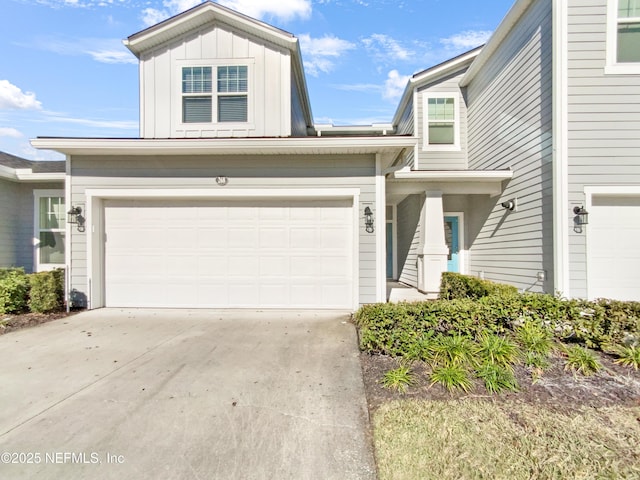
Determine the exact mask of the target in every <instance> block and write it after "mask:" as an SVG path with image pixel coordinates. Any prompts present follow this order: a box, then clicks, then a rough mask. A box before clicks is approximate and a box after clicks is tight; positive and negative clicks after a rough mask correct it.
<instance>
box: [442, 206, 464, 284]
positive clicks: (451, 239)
mask: <svg viewBox="0 0 640 480" xmlns="http://www.w3.org/2000/svg"><path fill="white" fill-rule="evenodd" d="M458 222H459V217H444V236H445V240H446V242H447V247H449V257H448V258H447V271H449V272H460V235H459V232H460V225H459V224H458Z"/></svg>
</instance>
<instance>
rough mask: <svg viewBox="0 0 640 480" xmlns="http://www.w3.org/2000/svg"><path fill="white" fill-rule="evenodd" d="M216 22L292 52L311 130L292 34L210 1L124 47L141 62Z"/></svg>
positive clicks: (143, 32) (308, 104)
mask: <svg viewBox="0 0 640 480" xmlns="http://www.w3.org/2000/svg"><path fill="white" fill-rule="evenodd" d="M212 22H216V23H219V24H223V25H227V26H229V27H231V28H232V29H235V30H239V31H242V32H245V33H248V34H249V35H252V36H254V37H256V38H259V39H261V40H264V41H265V42H268V43H270V44H272V45H276V46H278V47H280V48H283V49H285V50H288V51H289V52H291V59H292V61H291V69H292V74H293V77H294V79H295V81H296V84H297V85H298V88H299V92H300V96H301V103H302V108H303V110H304V113H305V116H306V120H307V126H312V125H313V114H312V113H311V102H310V101H309V92H308V89H307V80H306V78H305V74H304V67H303V64H302V55H301V53H300V43H299V42H298V39H297V38H296V37H295V36H294V35H293V34H292V33H289V32H286V31H284V30H281V29H279V28H277V27H274V26H272V25H269V24H268V23H265V22H262V21H260V20H256V19H255V18H251V17H249V16H247V15H244V14H242V13H240V12H236V11H235V10H231V9H230V8H227V7H224V6H222V5H220V4H218V3H214V2H212V1H211V0H207V1H206V2H204V3H201V4H199V5H196V6H195V7H193V8H190V9H189V10H186V11H184V12H182V13H179V14H177V15H175V16H173V17H171V18H168V19H166V20H164V21H162V22H160V23H157V24H156V25H153V26H151V27H149V28H146V29H144V30H141V31H140V32H138V33H134V34H133V35H131V36H129V37H128V38H127V39H125V40H123V43H124V45H125V46H126V47H127V48H128V49H129V50H131V52H132V53H133V54H134V55H135V56H136V57H137V58H138V59H139V58H140V57H141V56H142V54H143V53H144V52H146V51H149V50H152V49H154V48H157V47H159V46H160V45H163V44H165V43H167V42H170V41H171V40H174V39H176V38H178V37H180V36H182V35H184V34H186V33H188V32H191V31H194V30H197V29H198V28H200V27H202V26H204V25H207V24H210V23H212Z"/></svg>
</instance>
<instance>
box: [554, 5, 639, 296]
mask: <svg viewBox="0 0 640 480" xmlns="http://www.w3.org/2000/svg"><path fill="white" fill-rule="evenodd" d="M606 40H607V0H568V41H569V44H568V93H569V97H568V150H569V159H568V160H569V162H568V163H569V165H568V180H569V192H568V194H569V210H570V211H569V212H567V214H568V215H570V222H569V225H572V220H573V214H572V212H571V210H572V209H573V207H574V206H579V205H584V203H585V195H584V187H585V186H602V185H610V186H613V185H638V184H640V75H638V74H635V75H606V74H605V73H604V69H605V63H606ZM638 48H640V45H639V46H638ZM588 233H589V231H588V228H587V229H586V230H585V232H583V233H578V232H575V231H574V230H573V229H572V228H570V229H569V276H570V288H571V290H570V292H569V293H570V295H571V296H572V297H586V296H587V259H586V243H585V242H586V241H588V238H587V236H588ZM612 233H613V234H615V233H614V232H612ZM621 254H623V252H621Z"/></svg>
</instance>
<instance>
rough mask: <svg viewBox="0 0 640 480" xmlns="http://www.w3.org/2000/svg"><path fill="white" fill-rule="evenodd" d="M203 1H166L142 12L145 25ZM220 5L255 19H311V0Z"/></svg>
mask: <svg viewBox="0 0 640 480" xmlns="http://www.w3.org/2000/svg"><path fill="white" fill-rule="evenodd" d="M202 1H203V0H164V1H163V2H162V7H161V8H153V7H148V8H145V9H144V10H143V11H142V21H143V22H144V24H145V25H147V26H151V25H155V24H156V23H158V22H161V21H162V20H166V19H167V18H169V17H172V16H173V15H177V14H179V13H182V12H184V11H185V10H188V9H190V8H192V7H195V6H196V5H198V4H200V3H202ZM218 3H219V4H220V5H223V6H225V7H227V8H230V9H232V10H235V11H237V12H241V13H244V14H245V15H248V16H250V17H253V18H258V19H264V18H270V19H271V18H275V19H278V20H282V21H284V22H288V21H290V20H293V19H295V18H301V19H307V18H309V17H311V10H312V7H311V0H278V1H265V0H218Z"/></svg>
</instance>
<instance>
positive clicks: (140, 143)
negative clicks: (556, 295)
mask: <svg viewBox="0 0 640 480" xmlns="http://www.w3.org/2000/svg"><path fill="white" fill-rule="evenodd" d="M415 142H416V139H415V137H404V136H397V137H395V136H382V137H380V136H378V137H339V138H338V137H287V138H224V139H210V138H206V139H204V138H203V139H200V138H198V139H181V138H174V139H99V138H37V139H33V140H31V145H33V147H34V148H38V149H43V150H55V151H57V152H60V153H64V154H67V155H286V154H329V153H336V154H374V153H383V152H393V151H395V150H398V149H402V148H407V147H413V145H414V144H415Z"/></svg>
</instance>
